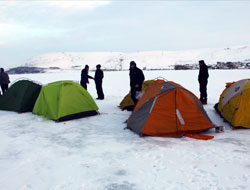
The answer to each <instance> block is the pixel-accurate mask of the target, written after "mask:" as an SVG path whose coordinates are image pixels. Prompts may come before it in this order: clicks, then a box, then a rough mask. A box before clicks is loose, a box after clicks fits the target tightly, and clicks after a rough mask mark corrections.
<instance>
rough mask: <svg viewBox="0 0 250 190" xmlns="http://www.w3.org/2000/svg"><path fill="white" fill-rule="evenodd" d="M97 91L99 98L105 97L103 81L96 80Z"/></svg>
mask: <svg viewBox="0 0 250 190" xmlns="http://www.w3.org/2000/svg"><path fill="white" fill-rule="evenodd" d="M95 87H96V91H97V96H98V97H97V98H98V99H104V94H103V90H102V82H96V83H95Z"/></svg>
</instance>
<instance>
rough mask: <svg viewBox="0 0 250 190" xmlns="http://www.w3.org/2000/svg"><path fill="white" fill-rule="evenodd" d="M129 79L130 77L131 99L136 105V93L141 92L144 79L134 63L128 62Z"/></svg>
mask: <svg viewBox="0 0 250 190" xmlns="http://www.w3.org/2000/svg"><path fill="white" fill-rule="evenodd" d="M129 77H130V90H131V98H132V100H133V101H134V103H135V105H136V103H137V101H138V100H137V99H136V91H141V90H142V84H143V81H144V79H145V77H144V74H143V72H142V70H141V69H139V68H138V67H137V66H136V63H135V62H134V61H131V62H130V69H129Z"/></svg>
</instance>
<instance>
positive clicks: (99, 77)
mask: <svg viewBox="0 0 250 190" xmlns="http://www.w3.org/2000/svg"><path fill="white" fill-rule="evenodd" d="M103 77H104V75H103V71H102V70H101V65H100V64H98V65H96V71H95V86H96V91H97V98H96V99H97V100H103V99H104V94H103V90H102V79H103Z"/></svg>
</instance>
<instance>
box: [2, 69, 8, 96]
mask: <svg viewBox="0 0 250 190" xmlns="http://www.w3.org/2000/svg"><path fill="white" fill-rule="evenodd" d="M9 83H10V80H9V75H8V74H7V73H6V72H4V69H3V68H1V71H0V85H1V89H2V92H3V94H4V93H5V92H6V91H7V90H8V88H9ZM0 95H1V93H0Z"/></svg>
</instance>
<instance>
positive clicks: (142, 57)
mask: <svg viewBox="0 0 250 190" xmlns="http://www.w3.org/2000/svg"><path fill="white" fill-rule="evenodd" d="M201 59H203V60H205V62H206V63H207V64H208V65H215V64H217V62H246V61H249V60H250V46H234V47H229V48H217V49H201V50H186V51H145V52H137V53H120V52H79V53H77V52H55V53H46V54H41V55H38V56H35V57H32V58H31V59H29V60H27V62H26V63H25V64H24V65H23V66H25V67H39V68H45V69H49V68H58V69H81V68H83V67H84V66H85V65H86V64H88V65H89V66H90V69H95V66H96V65H97V64H101V65H102V68H103V69H106V70H126V69H128V68H129V62H130V61H131V60H134V61H135V62H136V63H137V65H138V66H139V67H141V68H144V69H147V70H152V69H174V66H175V65H193V64H197V63H198V61H199V60H201Z"/></svg>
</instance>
